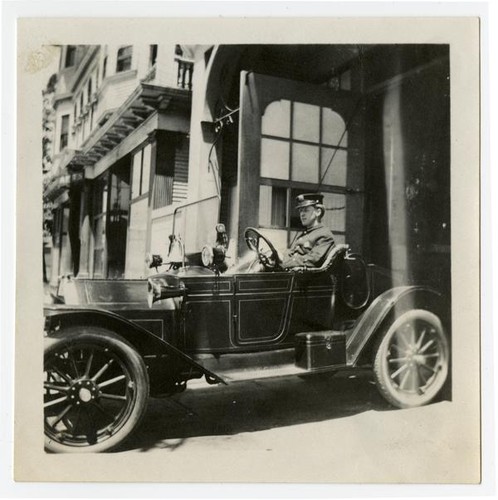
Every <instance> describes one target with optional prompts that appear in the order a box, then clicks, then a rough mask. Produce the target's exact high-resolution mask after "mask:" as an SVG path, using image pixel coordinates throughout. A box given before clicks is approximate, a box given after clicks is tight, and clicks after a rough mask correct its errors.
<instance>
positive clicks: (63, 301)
mask: <svg viewBox="0 0 498 500" xmlns="http://www.w3.org/2000/svg"><path fill="white" fill-rule="evenodd" d="M217 231H218V238H217V240H216V241H217V243H216V244H214V245H213V246H206V247H204V249H203V251H202V254H201V260H202V265H200V262H197V264H196V263H195V261H194V259H193V258H189V257H188V256H186V255H185V251H184V247H183V246H182V242H181V240H180V239H179V238H176V237H174V236H172V237H170V238H171V245H170V250H171V251H170V255H169V258H168V259H166V261H165V263H163V262H162V259H161V257H159V256H157V255H155V256H151V257H150V258H149V262H150V266H151V267H156V268H158V267H159V266H161V265H162V266H166V271H165V272H161V273H157V274H155V275H154V274H152V275H151V276H150V277H149V278H148V279H142V280H139V279H137V280H132V279H123V280H105V279H102V280H99V279H83V278H81V279H80V278H73V279H71V278H69V279H65V280H63V281H62V282H61V285H60V288H61V290H60V293H59V295H60V297H59V298H58V302H59V303H58V304H52V305H49V306H47V307H46V310H45V317H46V321H45V339H44V341H45V354H44V429H45V446H46V449H47V450H48V451H51V452H101V451H107V450H111V449H115V448H117V447H119V446H120V445H121V444H122V443H123V441H124V440H125V439H126V438H127V437H128V436H129V435H130V433H131V432H132V431H133V430H134V429H135V428H136V427H137V426H138V425H139V422H140V419H141V417H142V416H143V414H144V412H145V410H146V406H147V401H148V398H149V396H151V397H168V396H171V395H173V394H174V393H177V392H181V391H183V390H185V388H186V386H187V383H188V381H189V380H192V379H199V378H201V377H205V381H206V382H207V383H209V384H228V383H232V382H235V381H240V380H248V379H257V378H263V377H276V376H301V377H307V378H308V379H309V378H313V377H314V376H316V374H323V373H329V372H336V371H339V370H351V371H353V370H358V369H361V370H364V369H370V370H372V372H373V376H374V378H375V381H376V384H377V386H378V388H379V390H380V393H381V394H382V395H383V396H384V397H385V398H386V399H387V401H388V402H389V403H390V404H392V405H394V406H396V407H399V408H410V407H416V406H420V405H424V404H427V403H429V402H431V401H433V400H434V399H435V398H437V397H438V396H440V393H441V392H442V389H443V386H445V383H446V381H447V379H448V374H449V364H450V348H449V339H448V335H449V328H450V314H449V311H448V307H447V302H446V300H445V298H444V297H443V296H442V295H441V294H440V293H438V292H436V291H435V290H432V289H431V288H429V287H426V286H416V285H413V284H412V285H406V286H392V284H391V283H392V281H391V279H388V277H386V276H385V275H384V274H382V273H378V272H377V270H376V267H375V266H373V265H366V264H365V262H364V260H363V259H362V258H361V257H360V256H359V255H357V254H354V253H352V252H351V250H350V249H349V247H348V246H347V245H345V244H337V245H332V246H331V248H330V249H329V251H328V253H327V255H326V256H325V258H324V260H323V263H322V264H321V266H320V267H316V268H294V269H282V268H281V266H280V264H279V262H280V261H279V258H278V253H277V252H276V250H275V248H274V246H273V245H272V243H271V242H270V241H269V240H268V239H267V238H266V237H265V236H264V235H263V234H262V233H261V232H260V231H258V230H256V229H253V228H248V229H247V230H246V233H245V238H246V242H247V244H248V246H249V248H250V250H251V251H252V252H253V253H252V255H254V257H255V258H254V262H253V263H249V264H247V265H245V266H244V265H242V266H239V267H234V266H232V267H228V265H227V264H226V259H225V254H226V250H227V238H226V233H225V232H224V228H223V225H218V226H217ZM174 254H176V255H177V256H176V257H174ZM256 268H259V270H258V272H255V271H256ZM383 281H385V283H383Z"/></svg>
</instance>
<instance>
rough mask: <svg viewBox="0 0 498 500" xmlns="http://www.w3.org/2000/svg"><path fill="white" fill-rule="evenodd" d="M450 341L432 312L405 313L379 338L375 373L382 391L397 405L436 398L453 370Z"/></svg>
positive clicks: (418, 310)
mask: <svg viewBox="0 0 498 500" xmlns="http://www.w3.org/2000/svg"><path fill="white" fill-rule="evenodd" d="M448 367H449V344H448V339H447V337H446V334H445V332H444V330H443V326H442V324H441V320H440V319H439V318H438V317H437V316H436V315H435V314H433V313H432V312H429V311H426V310H422V309H414V310H411V311H407V312H405V313H403V314H402V315H401V316H400V317H399V318H397V319H396V320H395V321H394V322H393V323H392V324H391V325H390V326H389V328H388V329H387V330H386V332H385V333H384V335H383V336H382V338H381V339H380V341H379V344H378V347H377V350H376V354H375V360H374V374H375V379H376V383H377V387H378V388H379V390H380V392H381V394H382V395H383V396H384V397H385V398H386V399H387V401H389V402H390V403H391V404H393V405H394V406H397V407H399V408H411V407H415V406H422V405H424V404H427V403H429V402H430V401H432V400H433V399H434V398H435V397H436V396H437V394H438V393H439V392H440V390H441V389H442V388H443V386H444V384H445V382H446V379H447V377H448V372H449V368H448Z"/></svg>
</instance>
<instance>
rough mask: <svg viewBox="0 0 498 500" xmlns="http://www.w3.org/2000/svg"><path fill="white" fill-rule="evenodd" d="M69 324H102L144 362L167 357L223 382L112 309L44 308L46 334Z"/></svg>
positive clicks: (61, 329)
mask: <svg viewBox="0 0 498 500" xmlns="http://www.w3.org/2000/svg"><path fill="white" fill-rule="evenodd" d="M69 326H82V327H84V326H100V327H103V328H106V329H107V330H111V331H113V332H115V333H117V334H118V335H120V336H121V337H123V338H124V339H125V340H126V341H128V342H129V343H130V344H131V345H132V346H133V347H134V348H135V349H136V350H137V352H138V353H139V354H140V355H141V356H142V357H143V358H144V359H145V361H146V364H148V363H147V361H148V359H149V360H150V359H152V358H156V359H159V358H169V359H170V360H171V361H173V362H174V364H175V365H176V366H177V367H178V366H182V365H183V366H187V367H189V368H193V369H194V370H195V371H196V372H200V373H201V375H200V376H202V374H203V375H205V376H206V380H208V382H209V383H222V384H225V385H226V382H225V381H224V380H223V379H222V378H220V377H219V376H218V375H216V374H215V373H213V372H211V371H210V370H208V369H206V368H204V367H203V366H202V365H200V364H199V363H197V362H196V361H195V360H193V359H192V358H191V357H190V356H188V355H187V354H185V353H184V352H182V351H181V350H180V349H178V348H177V347H175V346H173V345H171V344H170V343H169V342H166V341H165V340H163V339H161V338H159V337H157V336H156V335H154V334H153V333H151V332H149V331H148V330H146V329H145V328H143V327H141V326H140V325H137V324H136V323H133V322H132V321H130V320H128V319H126V318H123V317H122V316H120V315H118V314H116V313H114V312H111V311H106V310H102V309H88V308H87V307H81V308H80V307H77V306H76V307H75V306H63V305H62V306H61V305H57V306H52V307H50V306H48V307H46V308H45V332H46V333H45V334H46V336H47V337H55V336H58V335H60V334H59V333H58V332H62V331H63V329H64V327H69ZM164 362H167V361H166V360H165V361H164ZM164 362H163V364H164ZM169 364H171V363H169Z"/></svg>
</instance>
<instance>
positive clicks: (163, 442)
mask: <svg viewBox="0 0 498 500" xmlns="http://www.w3.org/2000/svg"><path fill="white" fill-rule="evenodd" d="M392 409H393V407H392V406H390V405H389V404H388V403H386V402H385V401H384V399H383V398H382V397H381V396H380V394H379V393H378V391H377V389H376V387H375V385H374V382H373V381H372V380H371V378H370V376H368V375H365V374H362V375H360V376H353V378H350V377H349V376H347V375H336V376H335V377H332V376H331V375H327V376H320V377H308V378H306V379H301V378H298V377H287V378H281V379H267V380H258V381H247V382H238V383H234V384H231V385H228V386H216V387H199V388H196V389H193V390H189V389H187V391H186V392H184V393H182V394H178V395H175V396H173V397H172V398H169V399H151V400H150V402H149V406H148V409H147V412H146V415H145V417H144V419H143V421H142V423H141V424H140V426H139V428H138V430H137V431H136V433H135V434H134V435H133V436H132V438H131V439H130V440H129V441H128V442H127V443H126V445H125V447H124V448H122V449H121V450H120V451H125V450H136V451H148V450H150V449H154V448H155V449H157V448H165V449H166V448H167V449H169V450H170V451H173V450H175V449H177V448H179V447H181V446H182V445H183V444H185V442H186V440H188V439H189V438H194V437H200V436H230V435H235V434H239V433H244V432H256V431H262V430H267V429H273V428H275V427H285V426H293V425H299V424H305V423H310V422H321V421H324V420H331V419H337V418H343V417H348V416H351V415H356V414H359V413H362V412H365V411H369V410H376V411H385V410H392Z"/></svg>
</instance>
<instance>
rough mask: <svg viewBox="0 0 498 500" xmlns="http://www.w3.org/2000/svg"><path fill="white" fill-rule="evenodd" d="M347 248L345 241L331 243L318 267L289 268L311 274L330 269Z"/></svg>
mask: <svg viewBox="0 0 498 500" xmlns="http://www.w3.org/2000/svg"><path fill="white" fill-rule="evenodd" d="M347 250H349V245H347V244H345V243H341V244H339V245H331V247H330V248H329V250H328V252H327V255H326V256H325V259H324V260H323V263H322V265H321V266H320V267H293V268H292V269H289V270H290V271H294V272H299V273H302V272H306V273H313V274H314V273H323V272H324V271H329V270H330V269H332V266H333V265H334V264H335V263H336V262H337V260H338V259H339V258H340V257H343V256H344V254H345V253H346V251H347Z"/></svg>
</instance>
